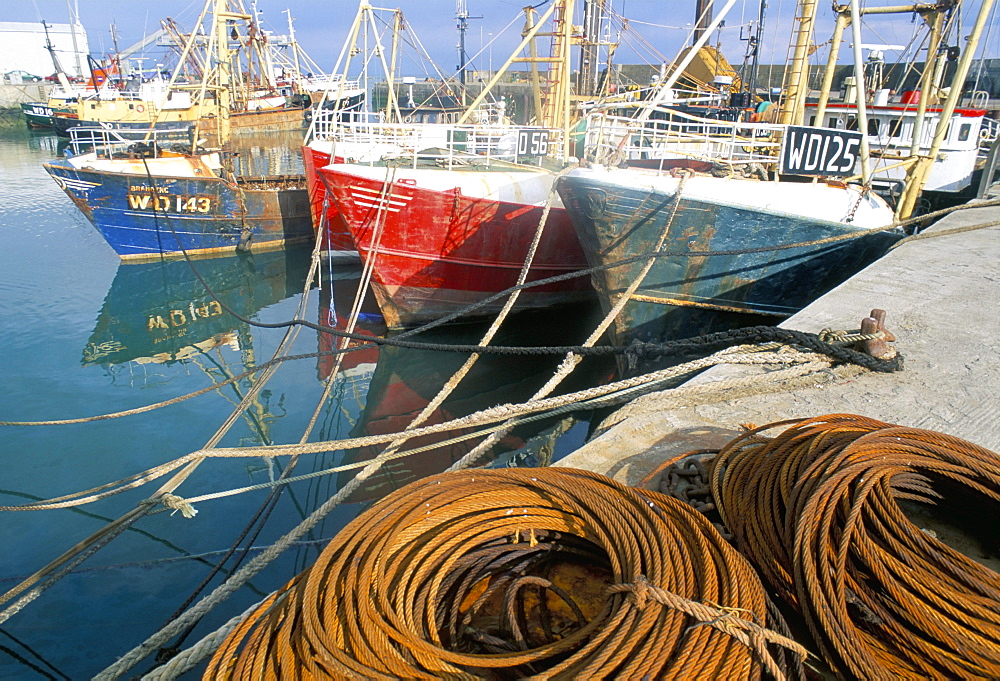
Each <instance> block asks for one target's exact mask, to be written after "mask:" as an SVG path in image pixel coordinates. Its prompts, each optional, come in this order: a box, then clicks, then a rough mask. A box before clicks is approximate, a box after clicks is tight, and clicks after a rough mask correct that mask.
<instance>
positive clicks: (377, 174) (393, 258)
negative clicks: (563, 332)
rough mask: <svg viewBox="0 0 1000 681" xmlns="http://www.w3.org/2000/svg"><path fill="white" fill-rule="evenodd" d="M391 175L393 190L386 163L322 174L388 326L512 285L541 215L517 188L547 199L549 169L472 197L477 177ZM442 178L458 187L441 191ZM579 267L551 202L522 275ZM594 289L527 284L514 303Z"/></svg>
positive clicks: (342, 166) (571, 282) (436, 314)
mask: <svg viewBox="0 0 1000 681" xmlns="http://www.w3.org/2000/svg"><path fill="white" fill-rule="evenodd" d="M427 173H433V174H434V175H428V174H427ZM393 174H394V177H395V180H394V181H393V183H392V188H391V192H386V183H385V181H384V180H385V178H387V173H386V169H385V168H372V167H368V166H356V165H353V164H346V163H333V164H330V165H327V166H325V167H324V168H322V169H321V170H320V175H321V177H322V179H323V182H324V183H325V185H326V188H327V190H328V191H329V192H330V193H331V194H332V196H333V197H334V199H335V201H336V203H337V205H338V207H339V210H340V212H341V213H342V215H343V216H344V219H345V221H346V224H347V227H348V229H349V230H350V232H351V235H352V236H353V238H354V243H355V245H356V246H357V248H358V252H359V254H360V255H361V258H362V260H363V261H365V262H366V263H368V262H370V261H371V260H374V262H373V263H372V267H373V270H372V271H373V280H372V287H373V290H374V292H375V295H376V299H377V300H378V303H379V307H380V308H381V310H382V315H383V316H384V317H385V320H386V323H387V325H388V326H389V327H390V328H403V327H410V326H416V325H419V324H423V323H427V322H430V321H433V320H436V319H440V318H441V317H444V316H446V315H449V314H451V313H454V312H457V311H459V310H461V309H463V308H465V307H468V306H470V305H473V304H477V303H481V302H482V301H483V300H484V299H485V298H487V297H489V296H491V295H492V294H494V293H497V292H499V291H503V290H505V289H507V288H510V287H512V286H514V285H516V283H517V279H518V276H519V274H520V272H521V269H522V267H523V264H524V262H525V260H526V258H527V254H528V252H529V248H530V246H531V243H532V241H533V239H534V237H535V233H536V231H537V230H538V226H539V223H540V220H541V217H542V213H543V207H542V206H541V205H539V204H537V203H526V202H519V201H517V200H515V198H514V197H516V196H517V195H519V194H520V193H521V192H520V189H523V188H519V187H518V186H516V185H517V183H518V181H524V182H525V183H528V182H534V183H537V184H539V185H545V186H542V187H540V188H539V187H536V188H535V192H534V193H535V194H539V195H540V196H541V197H543V199H544V197H545V196H547V195H548V191H549V190H548V189H546V188H545V187H549V188H550V187H551V176H550V175H547V174H545V173H523V174H516V173H510V175H511V176H512V177H511V178H510V183H511V184H509V185H506V186H504V187H503V189H502V190H501V189H497V187H498V184H497V183H502V182H503V180H502V179H497V178H494V180H493V182H494V184H493V185H492V186H493V190H492V191H484V192H483V194H482V195H476V194H474V193H472V191H471V186H472V185H475V184H476V178H468V179H467V180H466V181H465V184H464V186H457V185H459V184H461V183H462V180H459V179H458V178H456V177H455V176H453V175H450V174H449V173H448V171H443V170H440V171H435V170H424V171H413V172H407V171H406V169H397V170H396V171H395V173H393ZM517 175H521V177H520V178H519V177H516V176H517ZM431 183H436V186H434V185H432V184H431ZM448 184H454V185H456V186H452V187H451V188H450V189H442V187H443V186H444V185H448ZM383 193H388V194H390V196H389V197H388V200H387V201H386V200H383V199H382V198H380V197H383ZM505 195H506V196H507V197H509V198H505ZM383 207H384V208H385V209H384V210H383V209H382V208H383ZM379 225H381V227H380V228H378V229H376V227H377V226H379ZM376 232H378V233H379V234H376ZM376 239H378V243H376ZM585 264H586V259H585V257H584V255H583V252H582V251H581V249H580V244H579V242H578V240H577V238H576V235H575V234H574V232H573V228H572V225H571V224H570V222H569V216H568V215H567V214H566V212H565V210H563V209H562V207H552V208H551V210H550V213H549V216H548V219H547V222H546V225H545V229H544V232H543V235H542V238H541V241H540V243H539V245H538V249H537V252H536V254H535V257H534V260H533V264H532V266H531V269H530V270H529V273H528V276H527V281H529V282H530V281H535V280H538V279H543V278H547V277H554V276H558V275H565V274H569V273H572V272H575V271H578V270H580V269H581V268H583V267H584V266H585ZM592 295H593V292H592V291H591V290H590V287H589V284H588V282H587V279H586V277H584V276H580V277H575V278H571V279H568V280H565V281H562V282H558V283H551V284H546V285H543V286H540V287H535V288H529V289H526V290H523V291H522V292H521V294H520V297H519V298H518V300H517V303H516V308H515V309H530V308H539V307H549V306H552V305H556V304H561V303H567V302H573V301H579V300H582V299H585V298H588V297H591V296H592ZM504 302H505V300H504V299H500V300H496V301H492V302H491V303H488V304H485V305H484V306H482V307H479V308H477V309H475V310H473V311H471V312H470V313H469V314H467V315H465V316H463V317H462V319H463V321H465V320H468V319H472V318H476V317H479V318H482V317H490V316H493V315H495V314H496V313H497V311H499V310H500V309H501V308H502V306H503V304H504Z"/></svg>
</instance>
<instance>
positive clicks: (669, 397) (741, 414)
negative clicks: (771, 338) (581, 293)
mask: <svg viewBox="0 0 1000 681" xmlns="http://www.w3.org/2000/svg"><path fill="white" fill-rule="evenodd" d="M998 197H1000V187H998V186H997V185H994V187H993V188H992V192H990V194H989V196H988V197H987V198H988V199H994V200H995V199H996V198H998ZM972 205H974V204H972ZM997 222H1000V206H996V205H992V206H986V207H970V208H968V209H963V210H959V211H956V212H954V213H951V214H949V215H947V216H946V217H944V218H943V219H941V220H939V221H938V222H936V223H935V224H933V225H931V226H930V227H928V228H927V229H926V230H924V231H922V232H921V233H920V234H921V235H922V236H921V237H920V238H913V239H909V240H906V241H903V242H901V243H900V244H899V246H898V248H895V249H894V250H892V251H890V252H889V253H887V254H886V255H885V256H884V257H883V258H881V259H880V260H878V261H877V262H875V263H873V264H872V265H870V266H869V267H867V268H866V269H864V270H862V271H861V272H859V273H858V274H857V275H855V276H854V277H852V278H851V279H849V280H847V281H846V282H844V283H843V284H842V285H840V286H839V287H837V288H835V289H834V290H832V291H830V292H829V293H828V294H826V295H824V296H822V297H821V298H819V299H818V300H816V301H815V302H813V303H812V304H810V305H809V306H807V307H806V308H804V309H803V310H801V311H800V312H799V313H797V314H795V315H794V316H792V317H790V318H788V319H787V320H786V321H785V322H784V323H782V324H781V327H783V328H786V329H794V330H798V331H804V332H812V333H819V332H820V331H822V330H823V329H857V328H858V325H859V320H860V319H862V318H864V317H866V316H868V314H869V312H870V311H871V310H872V309H882V310H885V311H886V313H887V317H886V322H885V325H886V328H887V329H888V330H889V331H891V332H892V333H893V334H894V335H895V336H896V338H897V340H896V341H895V342H894V343H892V345H893V346H894V347H895V348H896V350H897V351H898V352H899V353H900V354H901V355H902V356H903V360H904V369H903V370H902V371H899V372H894V373H875V372H871V371H867V370H863V369H859V368H857V367H851V366H838V367H834V368H832V369H829V370H826V371H822V372H819V373H817V374H813V375H811V376H809V377H808V378H807V379H805V380H800V381H798V382H792V383H790V384H788V385H781V386H778V385H773V383H774V382H773V381H771V380H770V379H769V377H768V370H767V369H765V368H762V367H757V366H742V365H741V366H735V365H719V366H714V367H712V368H710V369H708V370H707V371H705V372H703V373H701V374H699V375H698V376H697V377H695V378H693V379H691V380H690V381H688V382H687V383H685V384H684V386H683V387H685V388H686V387H688V386H696V385H697V386H704V387H706V388H708V389H710V388H711V387H712V386H713V385H714V386H717V387H718V388H719V390H715V391H710V393H709V394H708V395H702V396H700V397H698V398H697V399H696V400H694V399H693V400H691V402H690V403H684V402H683V401H678V399H677V397H676V395H675V394H674V393H673V392H672V391H669V390H668V391H661V392H655V393H650V394H648V395H645V396H643V397H640V398H638V399H637V400H635V401H633V402H631V403H629V404H627V405H626V406H624V407H622V408H621V409H619V410H617V411H616V412H614V413H613V414H611V415H610V416H608V417H607V418H605V419H604V421H603V422H602V424H601V425H600V426H599V427H598V428H597V429H596V430H595V432H594V436H593V437H591V438H590V440H589V441H588V442H587V444H585V445H584V446H582V447H581V448H579V449H578V450H576V451H574V452H573V453H572V454H570V455H569V456H567V457H565V458H564V459H562V460H561V461H559V462H558V463H557V464H556V465H559V466H570V467H574V468H583V469H587V470H591V471H595V472H598V473H602V474H605V475H608V476H610V477H612V478H615V479H617V480H618V481H620V482H623V483H625V484H632V485H634V484H638V483H639V482H640V481H641V480H642V479H643V478H644V477H645V476H646V475H647V474H649V473H650V472H651V471H653V470H654V469H655V468H656V466H657V465H658V464H659V463H661V462H663V461H664V460H665V459H666V458H668V457H670V456H674V455H679V454H681V453H684V452H688V451H693V450H697V449H712V448H719V447H721V446H723V445H724V444H726V443H727V442H729V441H730V440H732V439H733V438H734V437H736V436H737V435H738V434H739V433H740V432H741V424H747V423H753V424H756V425H758V426H759V425H764V424H768V423H774V422H777V421H782V420H785V419H797V418H808V417H814V416H821V415H824V414H833V413H847V414H858V415H861V416H867V417H870V418H874V419H878V420H881V421H884V422H887V423H893V424H898V425H903V426H910V427H915V428H923V429H928V430H935V431H939V432H943V433H947V434H950V435H954V436H956V437H960V438H963V439H965V440H968V441H970V442H974V443H976V444H978V445H980V446H982V447H986V448H988V449H991V450H994V451H996V450H1000V429H997V428H996V421H997V417H998V408H1000V407H998V404H997V402H996V395H997V393H998V391H1000V315H998V314H997V304H998V300H1000V268H998V266H997V263H998V262H1000V225H998V224H994V225H992V226H988V227H983V228H979V229H970V230H968V231H960V230H962V228H972V227H974V226H977V225H984V224H989V223H997ZM752 376H759V379H760V380H759V382H758V384H757V385H756V387H755V388H754V389H753V390H746V389H742V390H735V389H732V388H726V387H725V386H726V385H729V384H731V379H736V378H744V377H752Z"/></svg>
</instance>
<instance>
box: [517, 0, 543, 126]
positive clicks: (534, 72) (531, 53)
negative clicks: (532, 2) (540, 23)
mask: <svg viewBox="0 0 1000 681" xmlns="http://www.w3.org/2000/svg"><path fill="white" fill-rule="evenodd" d="M536 14H537V12H535V8H534V7H525V8H524V29H523V30H522V31H521V36H522V37H526V36H527V35H528V34H530V33H532V31H534V30H535V25H536V23H537V22H536V21H535V19H536V16H535V15H536ZM528 58H529V59H530V60H531V96H532V99H533V103H534V105H535V120H536V121H537V120H538V118H539V116H541V115H542V85H541V81H540V79H539V77H538V62H537V59H538V47H537V46H536V45H535V39H534V38H532V39H531V41H530V42H529V43H528Z"/></svg>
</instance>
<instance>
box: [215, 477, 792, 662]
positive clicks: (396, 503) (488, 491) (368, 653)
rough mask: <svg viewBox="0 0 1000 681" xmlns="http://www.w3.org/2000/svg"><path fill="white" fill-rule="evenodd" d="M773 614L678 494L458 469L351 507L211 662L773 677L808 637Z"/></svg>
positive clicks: (741, 565) (745, 568)
mask: <svg viewBox="0 0 1000 681" xmlns="http://www.w3.org/2000/svg"><path fill="white" fill-rule="evenodd" d="M573 566H576V569H577V570H580V569H582V570H584V571H585V574H586V575H587V576H588V577H589V578H590V582H588V581H587V580H586V579H583V578H582V577H581V575H580V573H579V572H573V570H572V568H573ZM588 584H589V586H588ZM595 584H596V586H595ZM588 594H592V595H594V596H595V597H594V598H588ZM781 626H782V623H781V622H780V621H779V620H776V619H775V617H774V615H769V613H768V601H767V598H766V596H765V593H764V590H763V587H762V585H761V583H760V581H759V580H758V579H757V577H756V575H755V574H754V573H753V570H752V569H751V568H750V566H749V564H748V563H747V562H746V561H745V560H743V559H742V558H741V557H740V556H739V555H738V554H737V553H736V552H735V550H734V549H733V548H732V547H731V546H729V545H728V544H727V543H726V542H725V541H724V540H723V539H722V538H721V537H720V536H719V535H718V533H717V532H716V531H715V530H714V528H712V527H711V525H710V524H709V523H708V522H707V520H706V519H705V518H703V517H702V516H700V515H699V514H697V513H695V512H694V511H692V510H691V509H689V508H687V507H686V506H684V505H683V504H681V503H680V502H677V501H676V500H674V499H671V498H669V497H666V496H664V495H661V494H659V493H656V492H646V491H640V490H636V489H632V488H629V487H625V486H623V485H620V484H618V483H616V482H614V481H613V480H610V479H608V478H605V477H603V476H600V475H597V474H595V473H589V472H586V471H578V470H573V469H566V468H543V469H501V470H477V471H473V472H470V471H465V472H455V473H443V474H440V475H436V476H431V477H429V478H426V479H423V480H420V481H417V482H415V483H412V484H410V485H408V486H407V487H405V488H403V489H400V490H398V491H397V492H395V493H393V494H391V495H389V496H388V497H386V498H385V499H383V500H382V501H380V502H378V503H377V504H375V505H374V506H373V507H372V508H370V509H369V510H368V511H366V512H365V513H363V514H362V515H360V516H359V517H358V518H356V519H355V520H354V521H353V522H351V523H350V524H349V525H348V526H347V527H345V528H344V530H342V531H341V532H340V533H339V534H338V535H337V537H336V538H334V539H333V540H332V541H331V543H330V544H329V545H328V547H327V548H326V549H325V550H324V551H323V553H322V555H321V556H320V557H319V558H318V560H317V561H316V563H315V565H314V566H313V567H311V568H310V569H309V570H307V571H306V572H304V573H302V574H300V575H299V576H298V577H296V578H295V579H294V580H293V581H292V582H291V583H289V584H288V585H287V586H286V587H285V589H284V590H282V591H281V592H279V593H276V594H274V595H273V596H272V597H271V598H270V599H268V601H266V602H264V603H263V604H262V605H261V607H260V608H258V609H257V610H256V611H255V612H254V613H253V614H252V615H250V616H249V617H247V618H246V619H245V620H244V621H243V622H241V623H240V625H239V626H238V627H237V628H236V629H235V630H234V631H233V632H232V633H231V634H230V636H229V637H228V638H227V640H226V642H225V643H224V644H223V645H222V646H221V647H220V648H219V650H218V651H217V652H216V654H215V656H214V657H213V659H212V661H211V663H210V664H209V666H208V669H207V670H206V672H205V678H233V679H262V678H286V677H287V678H329V677H333V678H369V679H372V678H375V679H388V678H441V677H446V678H484V677H485V678H516V677H523V676H530V675H538V676H539V677H541V678H566V679H569V678H574V679H575V678H611V677H621V678H643V677H646V678H727V679H729V678H747V679H752V678H760V677H761V676H763V675H764V670H765V669H766V670H767V671H768V672H769V675H770V676H774V677H782V676H783V675H784V674H785V672H786V670H791V672H792V673H793V674H795V673H797V672H798V671H800V668H799V667H797V666H796V664H795V663H796V661H797V660H798V659H799V658H798V656H800V655H802V654H804V652H805V651H804V649H802V648H801V646H798V645H797V644H795V643H794V642H792V641H790V640H789V639H787V638H785V637H784V636H782V635H780V634H778V633H776V632H775V631H774V630H773V629H774V628H775V627H779V628H780V627H781ZM768 627H770V628H768ZM789 651H795V652H794V654H786V653H789ZM775 653H778V654H775ZM789 663H790V664H789Z"/></svg>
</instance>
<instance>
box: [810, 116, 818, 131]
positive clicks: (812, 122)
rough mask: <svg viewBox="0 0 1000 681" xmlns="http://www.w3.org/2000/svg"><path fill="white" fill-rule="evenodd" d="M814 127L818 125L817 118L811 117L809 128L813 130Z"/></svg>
mask: <svg viewBox="0 0 1000 681" xmlns="http://www.w3.org/2000/svg"><path fill="white" fill-rule="evenodd" d="M814 125H816V117H815V116H810V117H809V127H810V128H811V127H813V126H814Z"/></svg>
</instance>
